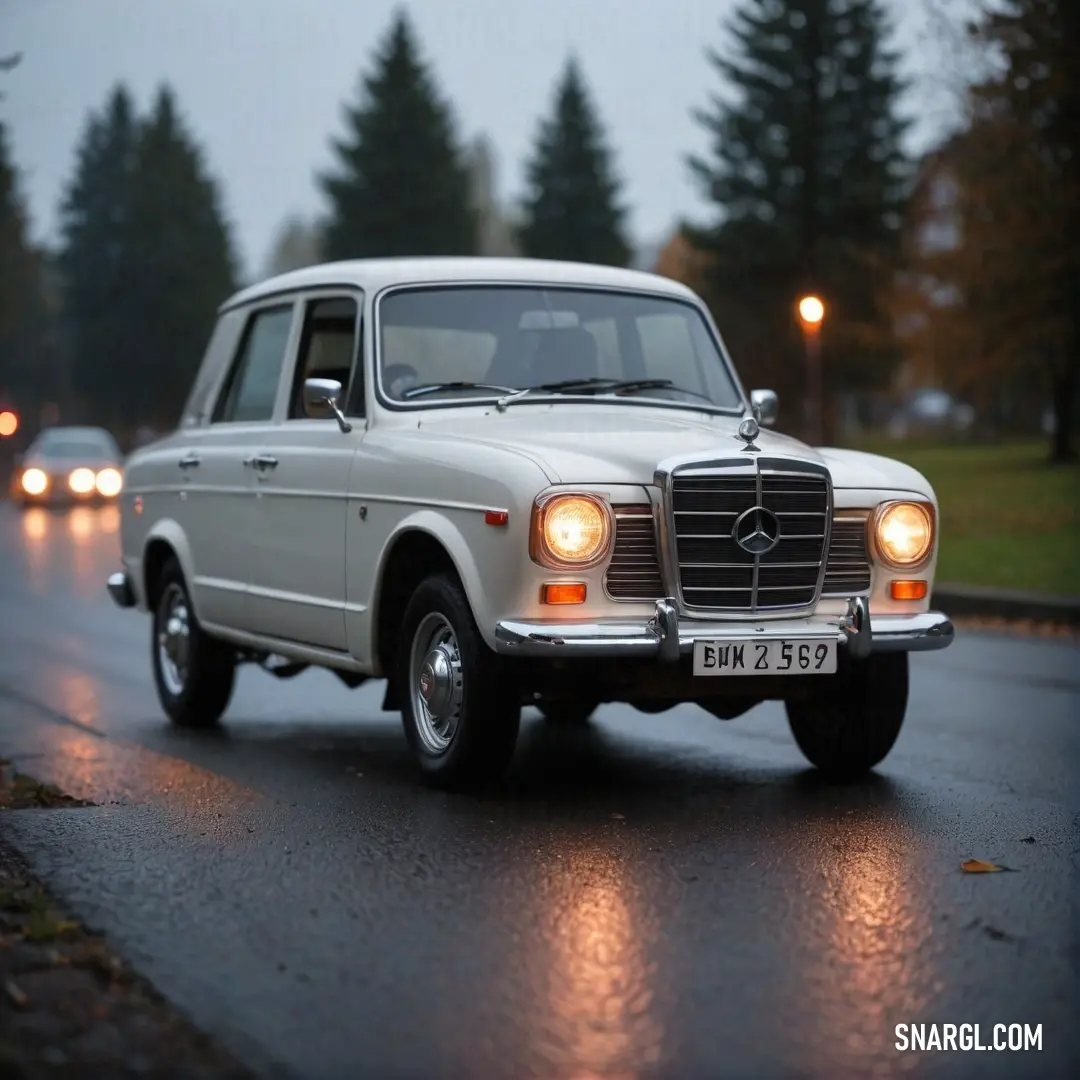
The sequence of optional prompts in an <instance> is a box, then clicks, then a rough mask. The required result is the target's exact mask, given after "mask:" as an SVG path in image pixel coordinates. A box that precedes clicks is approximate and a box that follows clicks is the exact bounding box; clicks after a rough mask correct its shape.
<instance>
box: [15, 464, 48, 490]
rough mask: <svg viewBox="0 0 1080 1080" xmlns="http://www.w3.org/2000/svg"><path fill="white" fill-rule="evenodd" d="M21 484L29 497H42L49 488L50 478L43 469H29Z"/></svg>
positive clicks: (24, 474) (23, 475)
mask: <svg viewBox="0 0 1080 1080" xmlns="http://www.w3.org/2000/svg"><path fill="white" fill-rule="evenodd" d="M21 483H22V489H23V491H25V492H26V494H27V495H41V494H43V493H44V491H45V489H46V488H47V487H48V486H49V478H48V477H47V476H46V475H45V473H43V472H42V471H41V469H27V470H26V472H24V473H23V474H22V481H21Z"/></svg>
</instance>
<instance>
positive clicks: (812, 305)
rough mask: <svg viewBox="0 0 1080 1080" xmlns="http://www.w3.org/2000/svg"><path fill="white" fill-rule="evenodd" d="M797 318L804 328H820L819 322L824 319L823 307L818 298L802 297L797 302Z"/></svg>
mask: <svg viewBox="0 0 1080 1080" xmlns="http://www.w3.org/2000/svg"><path fill="white" fill-rule="evenodd" d="M799 318H800V319H802V321H803V325H804V326H806V327H808V328H809V327H814V328H816V327H820V326H821V320H822V319H824V318H825V305H824V304H823V303H822V302H821V299H820V297H817V296H804V297H803V298H802V299H801V300H800V301H799Z"/></svg>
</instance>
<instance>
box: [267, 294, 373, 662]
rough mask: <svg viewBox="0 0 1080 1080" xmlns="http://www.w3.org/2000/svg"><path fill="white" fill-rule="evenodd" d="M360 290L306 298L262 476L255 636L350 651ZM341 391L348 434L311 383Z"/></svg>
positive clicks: (360, 394)
mask: <svg viewBox="0 0 1080 1080" xmlns="http://www.w3.org/2000/svg"><path fill="white" fill-rule="evenodd" d="M362 312H363V301H362V297H361V295H360V294H359V293H358V292H355V291H343V290H336V291H335V290H320V291H318V292H312V293H308V294H306V295H305V296H304V297H303V298H302V311H301V314H300V319H301V324H300V325H301V330H300V333H299V339H298V347H297V349H296V359H295V363H294V364H293V366H292V371H291V378H290V379H289V380H287V381H286V383H283V385H287V386H288V392H287V395H286V396H285V398H284V400H282V401H279V403H278V407H279V414H280V416H281V419H280V421H279V422H278V423H275V424H274V425H273V426H272V427H271V428H269V429H267V438H266V440H265V442H264V443H263V444H262V446H261V448H260V456H261V458H262V459H263V461H264V463H265V464H264V466H263V467H262V468H261V469H259V470H257V471H256V474H255V500H254V506H255V522H254V531H253V536H254V537H255V549H254V551H253V556H254V557H253V561H252V581H251V590H250V591H251V613H252V625H253V627H254V629H255V630H256V632H258V633H262V634H266V635H268V636H271V637H276V638H281V639H284V640H287V641H291V642H295V643H297V644H303V645H311V646H316V647H319V648H324V649H332V650H334V651H338V652H345V651H347V642H346V634H345V537H346V531H347V523H348V508H349V504H348V491H349V472H350V469H351V468H352V462H353V459H354V458H355V456H356V451H357V448H358V447H359V445H360V442H361V440H362V439H363V437H364V432H365V428H366V423H365V419H364V411H365V408H364V379H363V362H362V359H361V352H360V341H361V327H362ZM308 378H323V379H333V380H335V381H337V382H339V383H340V384H341V387H342V397H341V401H340V405H341V407H342V409H343V410H344V411H345V412H346V413H347V414H348V422H347V424H346V426H348V427H349V428H350V430H348V431H345V430H343V429H342V425H341V424H340V423H339V421H338V420H337V419H336V418H335V417H334V416H333V414H332V413H330V412H328V411H326V410H322V411H321V412H322V414H321V415H319V416H310V415H309V414H308V412H307V411H306V409H305V407H304V399H303V385H304V381H305V379H308Z"/></svg>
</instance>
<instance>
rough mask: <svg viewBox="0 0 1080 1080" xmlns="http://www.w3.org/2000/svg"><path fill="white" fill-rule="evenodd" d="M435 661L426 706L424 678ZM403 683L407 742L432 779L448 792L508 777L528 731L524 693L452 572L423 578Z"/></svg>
mask: <svg viewBox="0 0 1080 1080" xmlns="http://www.w3.org/2000/svg"><path fill="white" fill-rule="evenodd" d="M414 653H415V654H416V655H415V658H414ZM436 653H438V654H439V655H438V656H435V654H436ZM432 657H435V660H434V666H430V667H428V668H427V671H428V675H429V682H428V686H429V688H431V691H430V696H429V697H428V699H427V700H428V702H429V703H430V704H431V705H432V708H431V709H427V708H426V707H424V702H423V698H422V691H421V689H420V685H421V684H420V678H421V675H422V673H423V671H424V670H425V659H427V660H430V659H432ZM435 668H438V669H439V671H438V672H436V671H435ZM440 675H441V676H442V678H441V679H440V677H439V676H440ZM440 682H441V691H440ZM398 685H399V686H400V687H401V701H402V705H401V717H402V721H403V723H404V726H405V737H406V739H407V740H408V743H409V748H410V749H411V750H412V752H413V756H414V757H415V759H416V761H417V764H418V765H419V766H420V770H421V772H422V773H423V774H424V776H425V778H427V779H428V780H429V781H430V782H432V783H434V784H437V785H439V786H441V787H470V786H477V785H483V784H487V783H491V782H492V781H495V780H498V779H499V778H500V777H501V776H502V775H503V774H504V773H505V772H506V769H507V767H508V766H509V764H510V759H511V758H512V757H513V755H514V746H515V745H516V743H517V737H518V729H519V728H520V726H521V691H520V689H519V687H518V686H517V685H516V684H515V683H514V682H513V680H512V679H511V678H510V677H509V675H508V672H507V668H506V664H505V663H504V662H503V661H502V660H501V658H500V657H498V656H497V655H496V654H495V653H494V652H492V651H491V649H489V648H488V646H487V644H486V643H485V641H484V639H483V638H482V637H481V636H480V631H479V630H478V629H477V627H476V620H475V619H474V618H473V614H472V609H471V608H470V607H469V601H468V599H467V597H466V596H465V593H464V591H463V590H462V588H461V585H460V584H459V582H458V581H457V580H456V579H455V578H453V577H451V576H450V575H448V574H435V575H432V576H431V577H428V578H426V579H425V580H424V581H422V582H421V583H420V584H419V585H418V586H417V588H416V591H415V592H414V593H413V594H412V597H411V598H410V600H409V603H408V605H407V607H406V608H405V615H404V618H403V619H402V624H401V640H400V643H399V647H398ZM440 692H442V699H441V700H440V696H439V695H440ZM444 703H445V704H444ZM419 709H423V712H422V713H421V714H420V715H418V710H419ZM432 717H435V718H436V719H432ZM440 726H442V727H443V728H444V729H445V730H442V731H440Z"/></svg>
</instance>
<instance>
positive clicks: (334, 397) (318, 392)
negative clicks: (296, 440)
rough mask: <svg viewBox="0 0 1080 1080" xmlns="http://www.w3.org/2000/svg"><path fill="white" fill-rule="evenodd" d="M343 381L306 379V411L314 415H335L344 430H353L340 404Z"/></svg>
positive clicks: (317, 416) (309, 414) (339, 425)
mask: <svg viewBox="0 0 1080 1080" xmlns="http://www.w3.org/2000/svg"><path fill="white" fill-rule="evenodd" d="M340 397H341V383H339V382H338V381H337V379H305V380H304V412H306V413H307V414H308V416H312V417H316V418H319V417H324V416H333V417H334V418H335V419H336V420H337V422H338V427H339V428H341V430H342V431H345V432H349V431H352V424H350V423H349V421H348V420H346V419H345V414H344V413H343V412H342V411H341V408H340V407H339V406H338V399H339V398H340Z"/></svg>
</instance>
